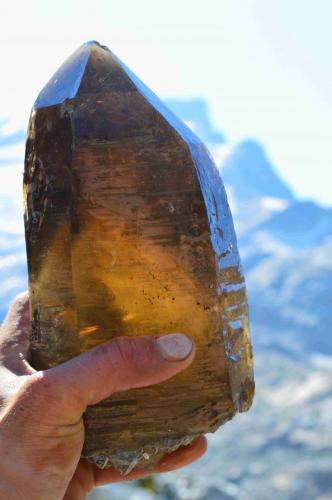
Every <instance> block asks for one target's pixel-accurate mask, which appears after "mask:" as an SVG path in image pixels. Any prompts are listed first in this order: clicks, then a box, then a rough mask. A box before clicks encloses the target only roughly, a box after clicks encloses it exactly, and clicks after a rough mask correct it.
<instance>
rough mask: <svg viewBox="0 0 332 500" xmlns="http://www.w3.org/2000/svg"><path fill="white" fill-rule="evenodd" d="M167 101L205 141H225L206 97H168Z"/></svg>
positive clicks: (212, 142)
mask: <svg viewBox="0 0 332 500" xmlns="http://www.w3.org/2000/svg"><path fill="white" fill-rule="evenodd" d="M165 103H166V105H167V106H168V107H169V108H170V109H171V110H172V111H173V113H175V115H177V116H178V117H179V118H181V120H183V121H184V122H185V123H186V124H187V125H188V126H189V127H190V128H191V129H192V130H193V131H194V132H195V133H196V134H197V135H198V137H199V138H200V139H201V140H202V141H203V142H206V143H209V144H217V143H218V144H220V143H224V142H225V136H224V134H223V133H222V132H220V131H219V130H217V129H216V128H214V126H213V123H212V121H211V117H210V112H209V106H208V103H207V102H206V101H205V100H204V99H201V98H193V99H166V100H165Z"/></svg>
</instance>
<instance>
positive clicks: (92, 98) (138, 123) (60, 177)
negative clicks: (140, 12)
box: [24, 42, 253, 473]
mask: <svg viewBox="0 0 332 500" xmlns="http://www.w3.org/2000/svg"><path fill="white" fill-rule="evenodd" d="M56 76H57V75H55V77H54V78H53V79H52V80H51V81H50V82H49V84H48V85H47V86H46V87H45V89H44V90H43V91H42V92H41V94H40V96H39V98H38V99H37V101H36V105H35V107H34V109H33V111H32V114H31V119H30V125H29V134H28V140H27V147H26V165H25V176H24V197H25V225H26V241H27V254H28V267H29V288H30V295H31V314H32V319H33V338H32V347H33V364H34V366H35V367H36V368H38V369H42V368H48V367H51V366H54V365H56V364H59V363H61V362H63V361H65V360H66V359H68V358H71V357H73V356H75V355H76V354H78V353H80V352H82V351H85V350H87V349H90V348H91V347H93V346H95V345H98V344H100V343H102V342H105V341H106V340H109V339H111V338H113V337H116V336H118V335H129V336H139V335H149V334H162V333H169V332H185V333H187V334H189V335H191V336H192V337H193V339H194V341H195V343H196V347H197V356H196V359H195V361H194V363H193V364H192V366H191V367H189V368H188V369H187V370H186V371H185V372H183V373H181V374H179V375H177V376H176V377H174V378H173V379H171V380H169V381H167V382H164V383H162V384H159V385H157V386H153V387H149V388H144V389H134V390H131V391H129V392H127V393H124V394H118V395H115V396H113V397H112V398H110V399H109V400H106V401H104V402H102V403H100V404H98V405H95V406H93V407H89V408H88V410H87V412H86V415H85V424H86V442H85V446H84V451H83V453H84V456H85V457H87V458H89V459H90V460H92V461H94V462H95V463H97V464H98V465H99V466H100V467H104V466H110V465H113V466H114V467H116V468H117V469H118V470H120V471H121V472H123V473H127V472H128V471H129V470H131V469H132V468H133V467H134V466H136V465H137V466H140V467H148V466H151V465H153V464H154V463H156V462H157V461H158V460H159V459H160V457H161V456H162V455H163V454H164V453H166V452H170V451H172V450H173V449H176V448H177V447H178V446H180V445H181V444H188V443H189V442H190V441H191V440H192V439H193V438H194V437H196V436H197V435H200V434H202V433H205V432H210V431H214V430H215V429H217V428H218V427H219V426H220V425H221V424H223V423H224V422H225V421H227V420H229V419H230V418H231V417H232V416H233V415H234V413H235V412H236V411H243V410H247V409H248V408H249V407H250V404H251V401H252V397H253V373H252V354H251V347H250V340H249V333H248V318H247V302H246V291H245V286H244V279H243V276H242V273H241V267H240V262H239V257H238V252H237V246H236V239H235V234H234V229H233V223H232V218H231V214H230V211H229V207H228V204H227V199H226V195H225V191H224V188H223V185H222V182H221V179H220V176H219V174H218V172H217V170H216V167H215V166H214V164H213V162H212V160H211V158H210V157H209V155H208V153H207V151H206V149H205V147H204V146H203V145H202V144H201V143H200V141H199V140H198V139H197V138H196V137H195V136H194V135H193V134H192V132H191V131H189V129H187V128H186V126H185V125H184V124H182V123H180V122H179V121H178V120H177V119H176V118H175V117H174V116H173V115H172V114H171V113H170V112H169V111H168V110H167V109H166V108H164V107H163V105H162V103H161V102H160V101H159V100H158V98H157V97H156V96H154V95H153V94H152V93H150V91H148V89H147V88H146V87H145V86H144V84H142V82H140V81H139V80H138V79H137V78H136V77H135V76H134V75H133V74H132V73H131V72H130V70H128V68H126V67H125V66H124V65H123V64H122V63H121V61H119V60H118V59H117V58H116V56H114V55H113V54H112V53H111V52H110V51H109V50H107V49H105V48H104V47H102V46H100V45H99V44H97V43H96V42H90V43H87V44H85V45H83V46H82V47H81V48H80V49H79V50H78V51H77V52H76V53H75V54H74V55H73V56H72V57H71V58H70V59H69V60H68V61H67V62H66V63H65V64H64V66H63V67H62V68H60V70H59V72H58V76H57V77H56ZM59 82H60V83H59ZM78 82H79V84H78Z"/></svg>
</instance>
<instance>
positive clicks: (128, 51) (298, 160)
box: [0, 0, 332, 205]
mask: <svg viewBox="0 0 332 500" xmlns="http://www.w3.org/2000/svg"><path fill="white" fill-rule="evenodd" d="M331 19H332V2H331V1H330V0H315V2H313V1H312V0H302V1H299V0H291V1H289V0H205V1H204V2H202V1H201V0H199V1H195V0H191V1H189V0H176V1H175V0H167V2H164V1H162V0H160V1H158V0H154V1H152V0H140V1H136V0H131V1H129V0H127V1H125V0H123V1H120V0H116V1H114V0H94V1H84V0H81V1H78V0H71V1H68V0H66V1H64V0H57V1H56V2H54V1H53V0H52V1H51V0H43V1H39V0H30V1H29V2H22V1H19V0H0V28H1V29H0V57H1V59H0V61H1V79H0V119H1V118H6V117H7V118H8V119H9V120H8V122H7V123H6V124H5V125H4V128H3V132H6V133H13V132H15V130H17V129H19V128H26V125H27V120H28V116H29V112H30V108H31V105H32V103H33V102H34V100H35V98H36V95H37V94H38V92H39V90H40V89H41V87H42V86H43V85H44V84H45V83H46V81H47V80H48V79H49V77H50V76H51V74H52V73H53V72H54V71H55V70H56V69H57V67H58V66H59V65H60V64H61V63H62V62H63V60H64V59H65V58H66V57H67V56H68V55H69V54H70V53H71V52H73V51H74V50H75V49H76V48H77V47H78V46H79V45H80V44H81V43H83V42H84V41H86V40H90V39H97V40H99V41H100V42H102V43H104V44H106V45H108V46H109V47H110V48H111V49H112V50H113V51H114V52H116V53H117V55H119V57H120V58H122V59H123V60H124V62H126V63H127V64H128V66H130V67H131V68H132V69H133V70H134V71H135V72H136V73H137V74H138V76H140V77H141V79H142V80H143V81H145V83H146V84H148V85H149V86H150V87H151V88H152V89H153V90H154V91H155V92H156V93H158V94H159V95H160V96H162V97H170V96H179V97H194V96H195V97H197V96H202V97H204V98H206V99H207V100H208V102H209V105H210V110H211V115H212V117H213V120H214V123H215V125H216V126H217V127H219V128H220V129H222V130H223V131H224V132H225V134H226V137H227V138H228V140H229V141H230V142H231V143H233V142H236V141H238V140H240V139H241V138H244V137H254V138H256V139H258V140H259V141H261V142H262V143H263V144H264V145H265V146H266V148H267V150H268V153H269V156H270V158H271V159H272V161H273V163H274V165H275V166H276V167H277V168H278V170H279V172H280V173H281V175H282V176H283V177H284V179H285V180H286V181H288V182H289V183H290V184H291V186H292V188H293V189H294V190H295V192H296V193H297V194H298V195H299V196H301V197H304V198H312V199H316V200H318V201H320V202H321V203H323V204H325V205H332V195H331V185H332V147H331V138H332V65H331V62H330V61H331V52H332V30H331V27H330V22H331ZM7 153H8V154H7V156H9V157H10V156H11V155H12V156H15V155H16V154H17V152H16V151H14V149H13V148H12V149H9V150H8V152H7ZM19 154H22V152H20V153H19ZM11 168H12V167H11ZM0 175H1V176H2V178H3V176H4V175H7V177H8V178H9V177H10V178H11V179H12V181H13V189H16V187H17V186H16V180H15V179H16V177H15V175H14V173H13V170H11V171H9V170H3V168H2V174H0ZM0 180H1V179H0ZM0 184H2V185H3V183H2V182H1V183H0ZM1 189H4V188H1V186H0V196H1V192H2V191H1Z"/></svg>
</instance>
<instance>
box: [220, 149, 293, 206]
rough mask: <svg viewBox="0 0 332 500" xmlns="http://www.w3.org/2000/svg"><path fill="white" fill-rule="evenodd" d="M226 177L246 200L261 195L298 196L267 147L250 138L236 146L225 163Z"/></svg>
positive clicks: (275, 196) (223, 172) (291, 197)
mask: <svg viewBox="0 0 332 500" xmlns="http://www.w3.org/2000/svg"><path fill="white" fill-rule="evenodd" d="M221 174H222V178H223V180H224V182H225V184H229V185H230V186H231V187H232V188H233V190H234V193H235V195H236V197H237V198H239V199H242V200H246V199H253V198H260V197H262V196H263V197H270V198H282V199H285V200H288V201H292V200H293V199H294V195H293V193H292V191H291V190H290V189H289V187H288V186H287V184H286V183H284V182H283V180H282V179H281V178H280V177H279V175H278V174H277V173H276V171H275V168H274V166H273V164H272V163H271V161H270V159H269V158H268V156H267V154H266V152H265V150H264V148H263V146H262V145H261V144H260V143H259V142H257V141H255V140H254V139H246V140H244V141H241V142H240V143H239V144H237V145H236V146H235V148H234V149H233V150H232V151H231V153H230V154H229V155H228V156H227V158H226V159H225V162H224V164H223V166H222V171H221Z"/></svg>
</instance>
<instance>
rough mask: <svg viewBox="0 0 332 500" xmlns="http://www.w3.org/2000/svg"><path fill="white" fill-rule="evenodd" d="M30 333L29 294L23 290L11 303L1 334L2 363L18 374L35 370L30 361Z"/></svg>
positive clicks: (0, 357) (0, 351) (0, 353)
mask: <svg viewBox="0 0 332 500" xmlns="http://www.w3.org/2000/svg"><path fill="white" fill-rule="evenodd" d="M30 335H31V320H30V313H29V294H28V292H23V293H20V294H19V295H17V296H16V297H15V299H14V300H13V302H12V303H11V305H10V307H9V310H8V313H7V316H6V318H5V320H4V322H3V325H2V327H1V334H0V359H1V361H2V365H3V366H6V367H7V368H8V369H9V370H10V371H12V372H14V373H16V374H17V375H24V374H28V373H33V372H34V370H33V369H32V368H31V367H30V365H29V363H28V361H29V358H30Z"/></svg>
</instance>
